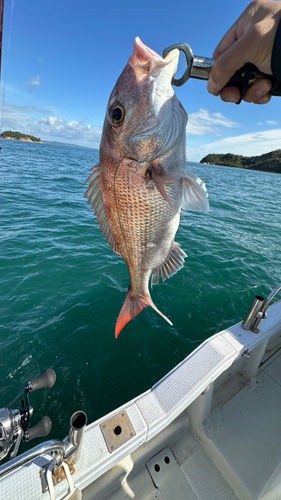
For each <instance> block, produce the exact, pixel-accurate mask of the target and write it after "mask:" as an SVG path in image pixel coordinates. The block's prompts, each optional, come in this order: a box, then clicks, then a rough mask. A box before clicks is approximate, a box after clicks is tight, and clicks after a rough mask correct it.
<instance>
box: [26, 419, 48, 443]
mask: <svg viewBox="0 0 281 500" xmlns="http://www.w3.org/2000/svg"><path fill="white" fill-rule="evenodd" d="M51 428H52V421H51V419H50V418H49V417H47V415H45V417H42V418H41V420H39V422H37V424H36V425H34V426H33V427H31V428H30V429H28V431H27V434H28V437H27V440H28V441H30V440H31V439H34V438H37V437H45V436H47V435H48V434H49V432H50V430H51Z"/></svg>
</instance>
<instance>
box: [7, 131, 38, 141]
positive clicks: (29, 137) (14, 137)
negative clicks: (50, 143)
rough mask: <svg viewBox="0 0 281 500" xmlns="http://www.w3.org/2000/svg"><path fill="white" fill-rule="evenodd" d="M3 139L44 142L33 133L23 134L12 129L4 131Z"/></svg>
mask: <svg viewBox="0 0 281 500" xmlns="http://www.w3.org/2000/svg"><path fill="white" fill-rule="evenodd" d="M0 137H1V139H11V140H12V141H26V142H39V143H40V144H42V141H41V139H40V138H39V139H38V137H34V136H33V135H28V134H22V133H21V132H12V131H11V130H9V131H6V132H2V134H1V135H0Z"/></svg>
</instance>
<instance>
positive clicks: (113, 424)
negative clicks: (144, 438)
mask: <svg viewBox="0 0 281 500" xmlns="http://www.w3.org/2000/svg"><path fill="white" fill-rule="evenodd" d="M100 429H101V432H102V435H103V437H104V440H105V442H106V446H107V449H108V451H109V453H112V452H113V451H114V450H117V448H119V447H120V446H122V445H123V444H125V443H127V441H130V439H132V438H133V437H134V436H135V435H136V431H135V429H134V427H133V424H132V422H131V420H130V418H129V416H128V414H127V412H126V411H125V410H123V411H122V412H120V413H118V414H117V415H115V416H114V417H112V418H109V419H108V420H106V421H105V422H103V423H102V424H100Z"/></svg>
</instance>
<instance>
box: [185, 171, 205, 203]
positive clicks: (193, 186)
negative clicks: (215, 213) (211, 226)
mask: <svg viewBox="0 0 281 500" xmlns="http://www.w3.org/2000/svg"><path fill="white" fill-rule="evenodd" d="M181 206H182V208H183V209H184V210H198V211H202V212H208V211H209V210H210V206H209V201H208V191H207V188H206V185H205V183H204V182H203V181H202V180H201V179H199V177H196V175H193V174H191V173H190V172H188V173H187V174H185V177H184V178H183V183H182V200H181Z"/></svg>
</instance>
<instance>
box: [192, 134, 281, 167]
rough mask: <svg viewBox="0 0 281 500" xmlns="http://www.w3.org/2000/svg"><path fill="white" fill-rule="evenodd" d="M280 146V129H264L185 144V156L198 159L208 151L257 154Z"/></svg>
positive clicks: (245, 154) (193, 159)
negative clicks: (199, 142)
mask: <svg viewBox="0 0 281 500" xmlns="http://www.w3.org/2000/svg"><path fill="white" fill-rule="evenodd" d="M280 148H281V129H273V130H265V131H263V132H255V133H250V134H243V135H238V136H234V137H225V138H224V139H220V140H218V141H214V142H212V143H209V144H204V145H202V146H199V147H198V146H196V147H195V146H190V145H187V158H188V159H189V160H191V161H200V160H201V159H202V158H203V157H204V156H206V155H207V154H209V153H222V154H224V153H233V154H240V155H244V156H258V155H261V154H264V153H269V152H270V151H274V150H275V149H280Z"/></svg>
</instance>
